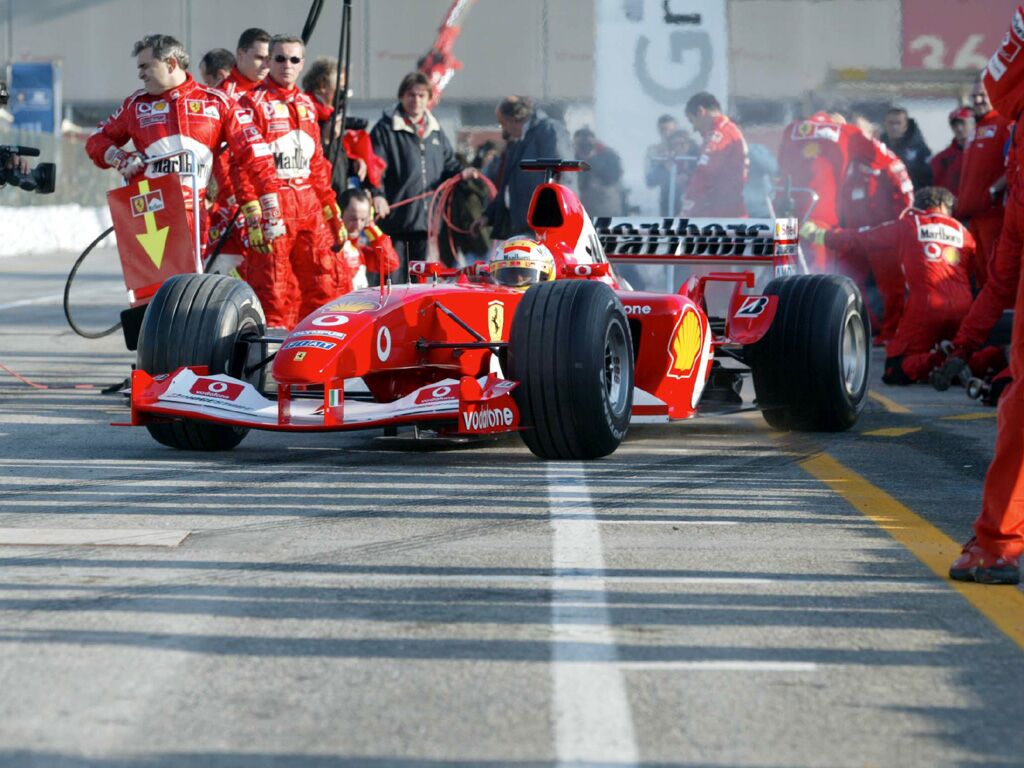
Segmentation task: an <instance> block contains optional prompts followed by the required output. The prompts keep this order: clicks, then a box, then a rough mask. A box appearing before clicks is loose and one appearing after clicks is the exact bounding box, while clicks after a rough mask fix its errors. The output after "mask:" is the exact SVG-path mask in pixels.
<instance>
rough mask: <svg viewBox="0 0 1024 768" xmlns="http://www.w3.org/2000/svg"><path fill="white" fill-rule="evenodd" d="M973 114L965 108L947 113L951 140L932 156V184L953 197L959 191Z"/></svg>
mask: <svg viewBox="0 0 1024 768" xmlns="http://www.w3.org/2000/svg"><path fill="white" fill-rule="evenodd" d="M973 123H974V113H973V112H972V111H971V110H969V109H968V108H967V107H959V108H957V109H954V110H953V111H952V112H950V113H949V127H950V129H951V130H952V131H953V140H952V141H951V142H950V143H949V146H948V147H946V148H945V149H944V150H942V151H941V152H939V153H938V154H935V155H932V159H931V165H932V184H934V185H935V186H936V187H945V188H946V189H948V190H949V191H950V192H952V193H953V194H954V195H955V194H956V193H957V190H958V189H960V174H961V172H962V171H963V166H964V148H965V147H966V146H967V140H968V138H970V135H971V128H972V126H973Z"/></svg>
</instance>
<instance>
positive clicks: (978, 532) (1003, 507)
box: [949, 6, 1024, 584]
mask: <svg viewBox="0 0 1024 768" xmlns="http://www.w3.org/2000/svg"><path fill="white" fill-rule="evenodd" d="M1022 47H1024V6H1019V7H1018V8H1017V11H1016V12H1015V13H1014V15H1013V19H1012V22H1011V24H1010V29H1009V31H1008V32H1007V33H1006V36H1005V37H1004V38H1003V43H1002V45H1001V46H1000V48H999V50H998V51H996V53H995V54H994V55H993V56H992V58H991V59H990V60H989V63H988V68H987V71H986V72H985V76H984V77H985V89H986V91H987V92H988V95H989V98H990V99H991V101H992V106H993V107H994V108H995V109H996V110H998V111H999V113H1000V114H1002V115H1006V116H1007V117H1010V118H1011V119H1014V120H1016V121H1017V129H1016V130H1017V131H1020V130H1021V125H1020V123H1021V120H1022V116H1024V56H1021V55H1019V54H1020V51H1021V48H1022ZM1015 160H1016V162H1017V168H1016V169H1015V170H1014V173H1015V174H1019V173H1020V165H1019V163H1020V157H1019V155H1017V156H1016V158H1015ZM1015 186H1016V184H1015ZM1010 370H1011V372H1012V376H1013V383H1012V384H1011V385H1010V387H1009V389H1008V390H1007V391H1006V392H1004V393H1003V396H1002V397H1001V398H1000V399H999V411H998V422H997V424H998V426H997V430H996V450H995V456H993V458H992V463H991V464H990V465H989V468H988V474H987V475H986V476H985V490H984V496H983V498H982V503H981V514H979V515H978V519H977V520H975V521H974V537H973V538H971V539H970V540H969V541H968V542H967V544H966V545H965V546H964V550H963V552H962V553H961V555H960V557H958V558H957V559H956V560H955V561H954V562H953V564H952V565H951V566H950V569H949V575H950V578H953V579H957V580H959V581H977V582H984V583H986V584H1017V583H1018V582H1019V581H1020V555H1021V552H1022V551H1024V280H1018V282H1017V298H1016V305H1015V309H1014V319H1013V337H1012V341H1011V343H1010Z"/></svg>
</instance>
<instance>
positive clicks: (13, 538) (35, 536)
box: [0, 528, 191, 547]
mask: <svg viewBox="0 0 1024 768" xmlns="http://www.w3.org/2000/svg"><path fill="white" fill-rule="evenodd" d="M189 533H191V531H183V530H164V529H162V528H107V529H105V530H104V529H100V530H97V529H95V528H93V529H89V528H0V546H3V547H7V546H41V547H49V546H92V547H176V546H178V545H179V544H181V542H183V541H184V540H185V538H186V537H187V536H188V535H189Z"/></svg>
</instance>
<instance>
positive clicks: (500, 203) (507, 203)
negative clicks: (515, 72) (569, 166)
mask: <svg viewBox="0 0 1024 768" xmlns="http://www.w3.org/2000/svg"><path fill="white" fill-rule="evenodd" d="M497 118H498V123H499V125H501V134H502V138H504V139H505V141H506V142H508V143H507V144H506V147H505V153H504V154H503V155H502V157H501V161H500V162H499V163H498V164H497V167H496V169H495V171H494V173H495V176H494V178H492V179H491V181H493V182H494V185H495V186H496V187H497V188H498V196H497V197H496V198H495V199H494V200H492V201H491V204H490V205H488V206H487V210H486V211H485V213H484V217H483V218H482V219H478V220H477V223H476V225H474V226H475V227H476V228H479V227H480V226H486V225H487V224H490V225H491V227H492V229H491V235H492V236H493V237H494V238H496V239H505V238H508V237H509V236H511V235H515V234H521V233H524V232H528V231H529V225H528V224H527V221H526V216H527V214H528V213H529V210H530V199H531V198H532V197H533V190H534V189H536V188H537V185H538V184H541V183H542V182H543V181H544V174H543V173H538V172H536V171H524V170H522V169H521V168H520V167H519V163H520V162H521V161H523V160H536V159H542V158H543V159H551V158H558V159H562V160H570V159H571V158H572V157H573V148H572V144H571V143H570V141H569V132H568V131H567V130H566V129H565V126H564V125H562V123H560V122H558V121H557V120H555V119H554V118H551V117H548V116H547V115H546V114H545V113H544V112H543V111H541V110H539V109H536V108H535V107H534V104H533V100H532V99H530V98H529V97H527V96H509V97H507V98H505V99H504V100H503V101H502V102H501V104H499V105H498V109H497ZM561 183H562V184H565V185H566V186H568V187H571V188H572V189H574V190H575V189H576V180H575V179H574V178H573V174H571V173H570V174H566V175H564V176H563V177H562V179H561Z"/></svg>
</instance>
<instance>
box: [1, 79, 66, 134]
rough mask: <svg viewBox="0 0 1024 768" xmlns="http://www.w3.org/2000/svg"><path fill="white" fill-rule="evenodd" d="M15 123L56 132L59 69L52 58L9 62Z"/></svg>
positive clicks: (35, 129) (24, 128)
mask: <svg viewBox="0 0 1024 768" xmlns="http://www.w3.org/2000/svg"><path fill="white" fill-rule="evenodd" d="M9 87H10V91H11V101H10V104H9V105H8V107H7V108H8V109H9V110H10V111H11V114H13V115H14V127H15V128H18V129H20V130H23V131H37V132H39V133H56V132H57V130H58V129H59V127H60V69H59V67H58V65H57V64H56V63H55V62H52V61H32V62H28V61H21V62H16V63H14V64H12V65H11V82H10V83H9Z"/></svg>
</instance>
